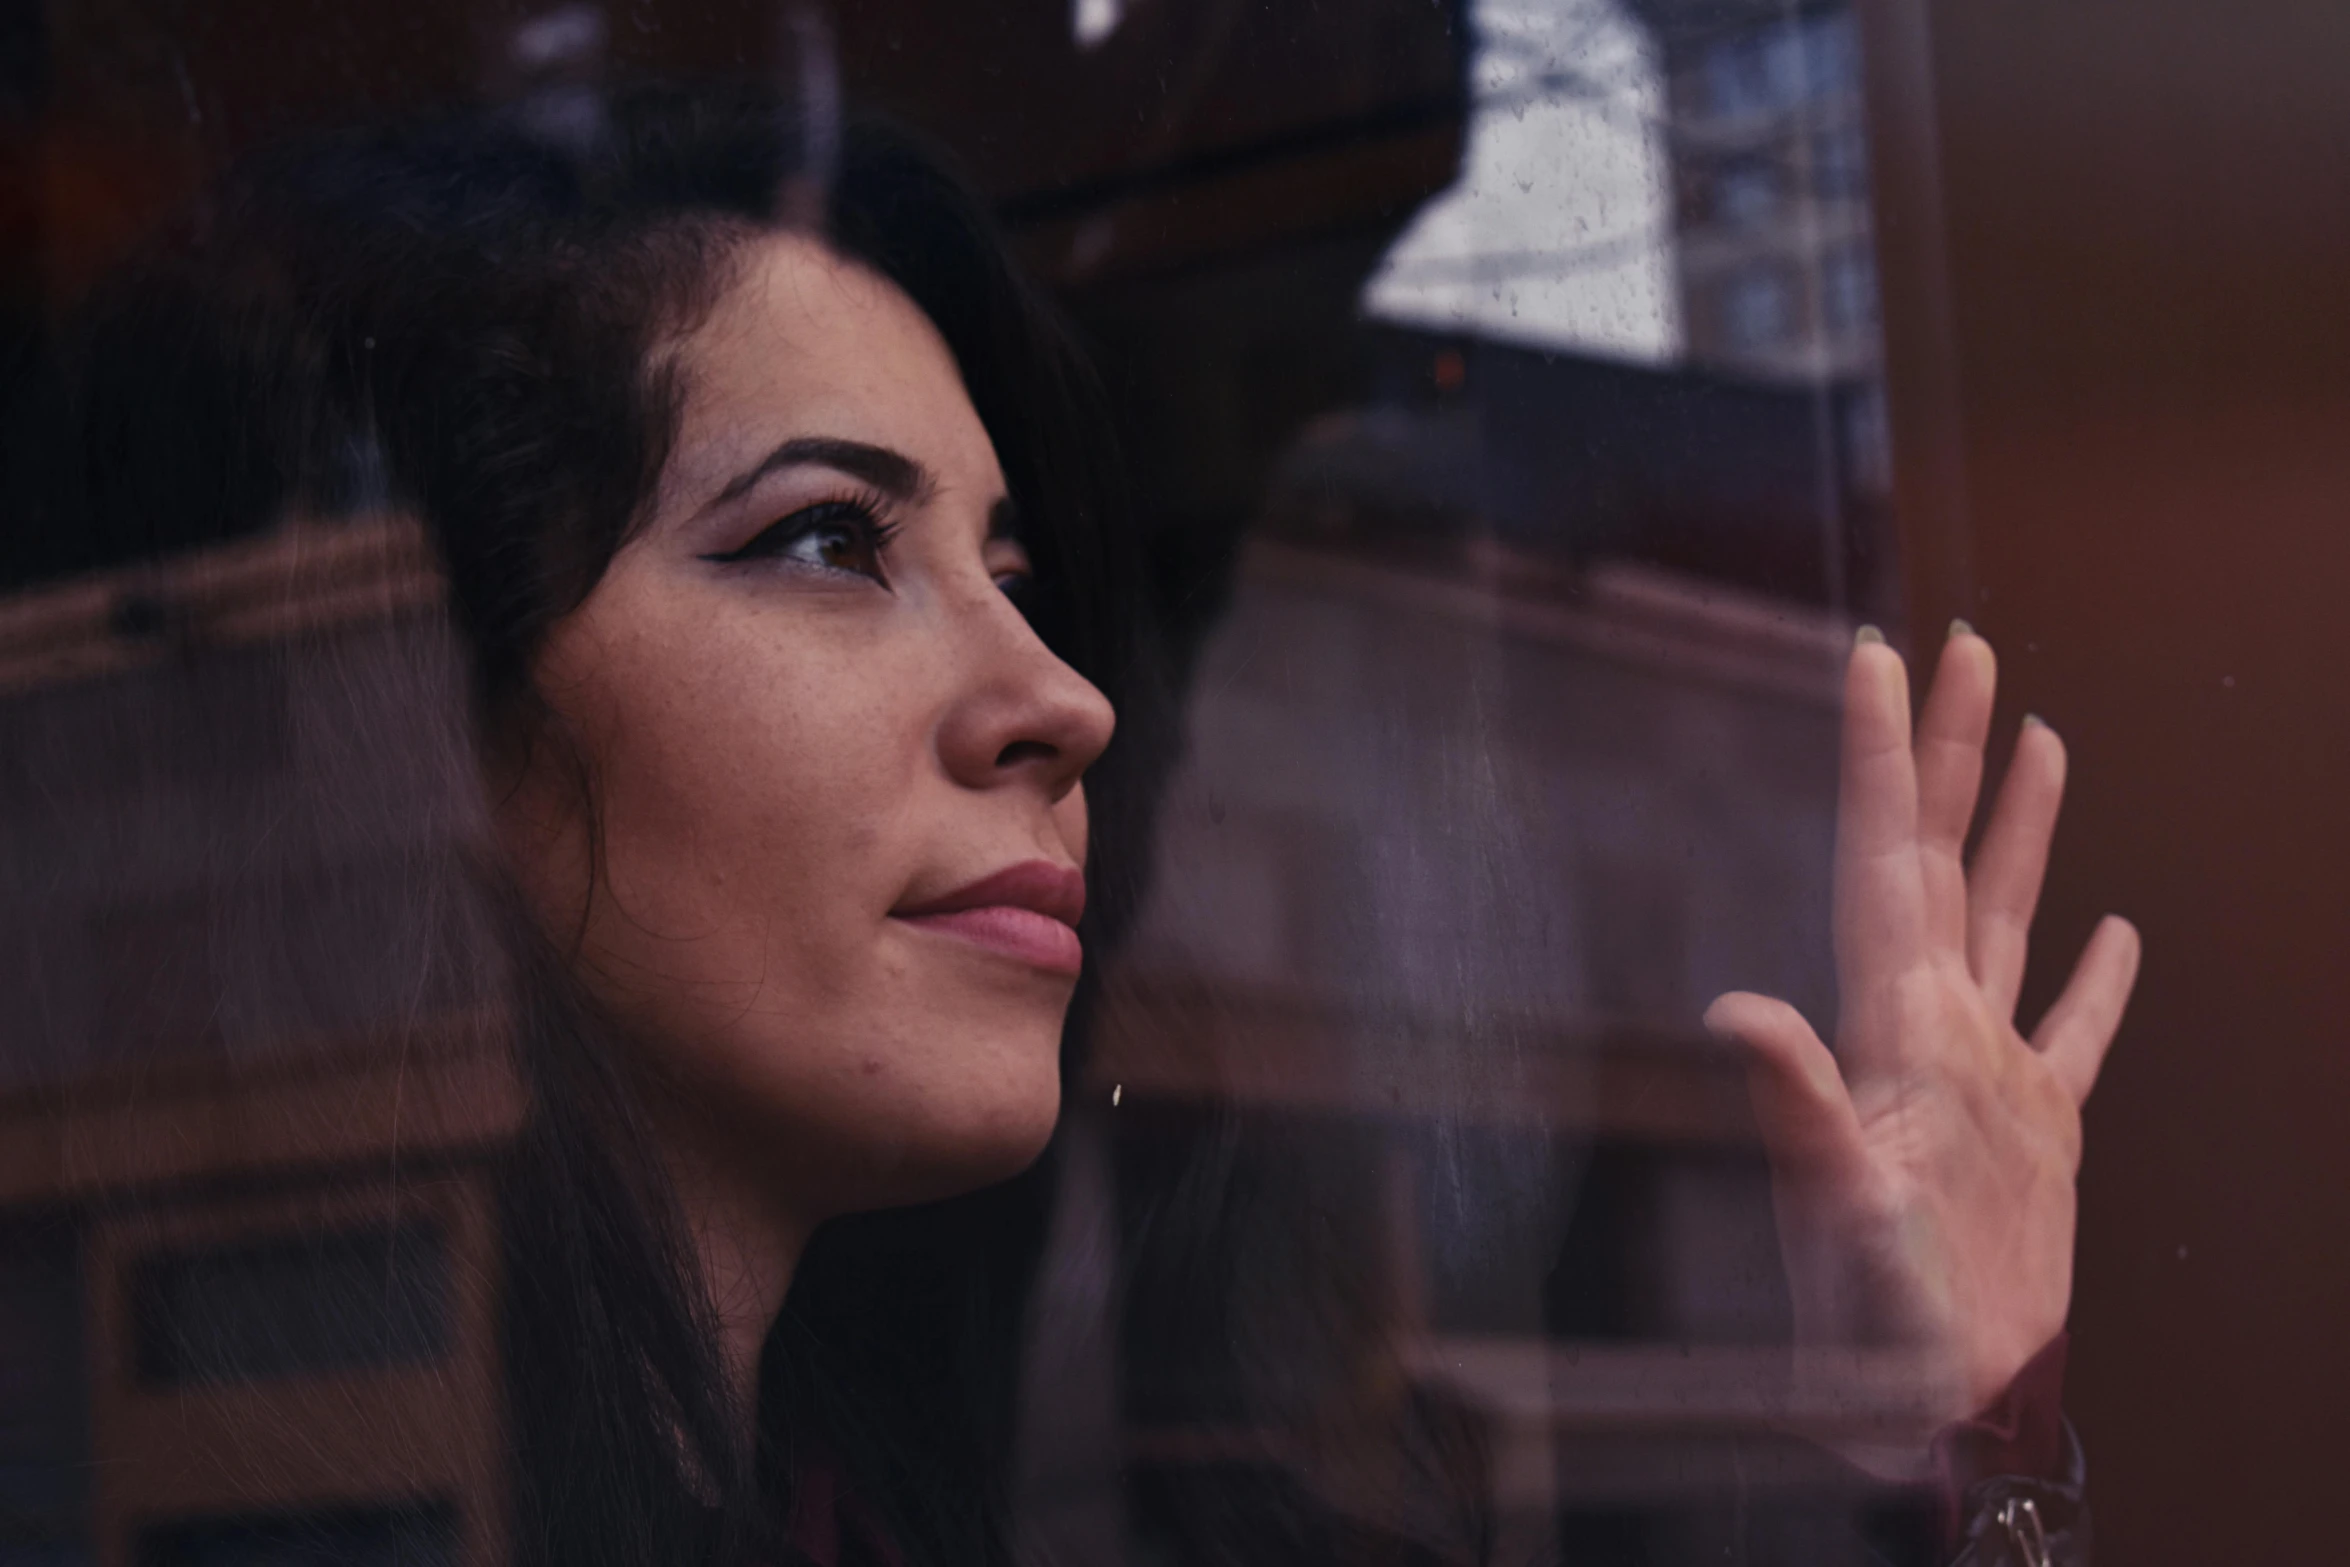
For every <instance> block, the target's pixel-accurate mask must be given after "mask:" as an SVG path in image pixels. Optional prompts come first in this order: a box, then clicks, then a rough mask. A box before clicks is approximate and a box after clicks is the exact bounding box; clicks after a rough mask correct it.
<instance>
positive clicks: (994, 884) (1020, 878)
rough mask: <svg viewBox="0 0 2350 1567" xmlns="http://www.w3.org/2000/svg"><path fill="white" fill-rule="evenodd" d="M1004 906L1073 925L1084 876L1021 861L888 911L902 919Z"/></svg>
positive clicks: (1080, 914) (1079, 912)
mask: <svg viewBox="0 0 2350 1567" xmlns="http://www.w3.org/2000/svg"><path fill="white" fill-rule="evenodd" d="M1004 906H1009V907H1011V908H1015V909H1032V910H1034V911H1035V912H1036V913H1038V914H1042V915H1044V916H1045V917H1047V918H1048V919H1056V920H1059V921H1060V922H1061V923H1062V924H1064V925H1074V924H1076V923H1077V921H1078V920H1079V919H1080V918H1082V917H1083V915H1084V913H1085V874H1084V872H1082V871H1079V870H1075V869H1073V868H1071V867H1070V866H1067V865H1055V864H1054V863H1053V862H1052V861H1050V860H1023V861H1021V862H1020V863H1019V864H1017V865H1007V866H1005V867H1004V868H1003V869H1002V870H1000V871H996V872H994V873H993V874H991V875H987V876H982V877H980V878H979V879H978V880H977V881H974V882H969V883H966V884H965V885H963V886H960V887H957V888H956V889H955V890H954V891H952V892H949V893H943V894H941V895H940V896H938V897H935V898H929V899H926V900H924V901H922V902H920V903H908V904H902V905H900V906H899V907H897V908H895V909H892V910H891V911H890V912H891V913H892V914H895V915H897V916H898V917H900V918H901V919H904V918H913V917H915V916H918V915H923V914H960V913H961V912H963V911H964V910H965V909H986V908H997V907H1004Z"/></svg>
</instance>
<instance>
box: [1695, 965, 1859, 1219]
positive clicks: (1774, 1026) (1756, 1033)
mask: <svg viewBox="0 0 2350 1567" xmlns="http://www.w3.org/2000/svg"><path fill="white" fill-rule="evenodd" d="M1705 1026H1706V1028H1707V1030H1708V1031H1710V1032H1711V1033H1712V1034H1714V1035H1715V1037H1717V1038H1720V1039H1724V1040H1728V1041H1730V1042H1731V1043H1733V1044H1735V1045H1736V1046H1738V1048H1739V1050H1740V1053H1741V1054H1743V1055H1744V1057H1745V1059H1746V1081H1747V1089H1748V1092H1749V1094H1750V1095H1751V1096H1752V1099H1753V1103H1754V1119H1755V1125H1756V1127H1757V1128H1758V1129H1759V1130H1760V1131H1761V1132H1762V1138H1763V1146H1764V1148H1765V1149H1766V1150H1767V1151H1768V1152H1769V1154H1770V1156H1771V1165H1772V1167H1773V1168H1774V1169H1776V1170H1779V1171H1780V1172H1782V1173H1783V1174H1786V1175H1789V1176H1797V1177H1801V1178H1803V1179H1807V1180H1826V1181H1830V1182H1835V1181H1857V1180H1858V1179H1859V1176H1860V1172H1861V1171H1862V1169H1863V1168H1864V1166H1865V1164H1866V1161H1867V1147H1866V1145H1865V1144H1864V1143H1863V1141H1862V1138H1861V1127H1860V1117H1859V1116H1858V1115H1857V1114H1856V1113H1855V1112H1854V1110H1853V1108H1852V1095H1851V1093H1850V1092H1849V1091H1848V1090H1847V1089H1846V1088H1845V1085H1844V1077H1843V1074H1842V1073H1841V1072H1839V1071H1838V1070H1837V1068H1836V1057H1835V1056H1834V1054H1833V1053H1831V1052H1830V1051H1829V1049H1828V1047H1827V1046H1826V1045H1824V1044H1822V1043H1821V1042H1820V1036H1819V1035H1818V1034H1817V1033H1814V1032H1813V1031H1812V1027H1811V1025H1810V1024H1809V1023H1806V1022H1805V1021H1804V1020H1803V1014H1802V1013H1800V1012H1798V1011H1796V1010H1795V1009H1794V1008H1793V1007H1791V1006H1789V1005H1788V1004H1787V1003H1786V1002H1784V1001H1780V1000H1777V999H1775V998H1773V997H1770V996H1757V995H1753V994H1750V993H1749V992H1746V991H1733V992H1731V993H1730V994H1729V995H1726V996H1721V997H1718V998H1717V999H1716V1000H1715V1001H1714V1004H1713V1005H1712V1006H1710V1007H1708V1008H1706V1010H1705Z"/></svg>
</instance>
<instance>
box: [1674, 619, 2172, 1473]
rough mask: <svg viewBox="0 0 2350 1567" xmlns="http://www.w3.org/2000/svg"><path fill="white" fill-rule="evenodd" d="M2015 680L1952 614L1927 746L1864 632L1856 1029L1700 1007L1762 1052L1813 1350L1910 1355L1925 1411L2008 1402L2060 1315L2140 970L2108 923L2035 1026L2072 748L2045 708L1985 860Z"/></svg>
mask: <svg viewBox="0 0 2350 1567" xmlns="http://www.w3.org/2000/svg"><path fill="white" fill-rule="evenodd" d="M1997 678H1998V672H1997V665H1996V661H1995V659H1994V658H1993V656H1992V652H1991V647H1990V644H1989V643H1987V642H1985V641H1984V640H1983V639H1982V638H1981V637H1979V636H1977V635H1975V634H1974V633H1973V632H1972V631H1971V630H1970V629H1969V628H1967V627H1966V626H1965V625H1964V624H1955V625H1953V626H1952V628H1951V635H1950V638H1949V640H1948V642H1947V643H1946V644H1945V646H1944V648H1943V650H1942V661H1941V667H1940V669H1939V670H1938V671H1937V673H1936V675H1935V679H1934V686H1933V690H1932V693H1931V695H1930V696H1929V697H1928V699H1927V701H1926V706H1925V712H1924V715H1923V717H1922V719H1921V720H1920V722H1919V723H1918V725H1917V731H1916V735H1915V737H1914V741H1913V738H1912V735H1911V729H1910V711H1909V682H1908V677H1907V672H1906V671H1905V669H1904V668H1903V665H1902V661H1901V658H1900V655H1898V654H1897V653H1895V652H1894V651H1893V650H1892V649H1891V648H1890V647H1887V646H1885V645H1884V642H1883V639H1882V638H1880V637H1877V636H1876V635H1875V634H1874V633H1873V632H1868V631H1864V632H1863V633H1862V634H1861V638H1860V640H1859V642H1858V644H1857V645H1856V646H1855V648H1854V650H1853V655H1852V661H1851V664H1850V666H1849V668H1848V670H1847V673H1846V678H1845V717H1844V757H1843V783H1842V789H1843V793H1842V799H1841V802H1840V804H1839V808H1838V818H1837V831H1836V872H1835V875H1836V887H1835V941H1836V971H1837V978H1838V981H1839V985H1840V990H1841V996H1842V1006H1841V1017H1840V1020H1839V1024H1838V1027H1837V1031H1836V1048H1835V1050H1834V1051H1833V1052H1832V1053H1831V1052H1830V1050H1829V1049H1828V1047H1827V1046H1826V1045H1824V1044H1823V1043H1821V1041H1820V1038H1819V1035H1818V1034H1816V1033H1815V1032H1814V1031H1813V1030H1812V1028H1811V1027H1810V1025H1809V1024H1807V1023H1806V1022H1805V1021H1804V1019H1803V1017H1802V1016H1801V1014H1799V1013H1797V1012H1796V1011H1795V1009H1794V1008H1793V1007H1790V1006H1789V1005H1787V1004H1786V1003H1785V1002H1783V1001H1777V1000H1773V999H1771V998H1769V997H1766V996H1758V995H1751V994H1746V993H1743V992H1741V993H1734V994H1731V995H1726V996H1723V997H1721V998H1720V999H1719V1000H1717V1001H1715V1002H1714V1004H1713V1006H1712V1007H1711V1008H1709V1009H1708V1010H1707V1012H1706V1024H1707V1026H1708V1027H1709V1028H1711V1029H1712V1030H1713V1031H1714V1032H1715V1033H1717V1034H1720V1035H1723V1036H1725V1037H1728V1038H1731V1039H1734V1040H1736V1041H1737V1042H1738V1043H1739V1044H1740V1045H1742V1046H1743V1047H1744V1049H1745V1052H1746V1056H1747V1063H1748V1079H1749V1083H1750V1087H1751V1091H1752V1095H1753V1101H1754V1110H1755V1117H1756V1120H1757V1122H1758V1124H1759V1126H1760V1128H1761V1131H1762V1136H1763V1140H1764V1143H1765V1145H1766V1147H1767V1148H1768V1151H1769V1153H1770V1158H1771V1165H1772V1188H1773V1199H1774V1202H1775V1205H1776V1208H1777V1212H1778V1219H1779V1229H1780V1243H1781V1249H1782V1251H1783V1253H1784V1255H1785V1259H1786V1264H1787V1274H1788V1283H1789V1287H1790V1289H1791V1291H1792V1294H1793V1299H1794V1308H1795V1331H1796V1337H1797V1342H1798V1346H1799V1347H1804V1346H1809V1347H1814V1348H1826V1347H1844V1346H1855V1345H1889V1344H1900V1345H1904V1346H1909V1347H1911V1348H1912V1349H1914V1350H1916V1351H1917V1352H1919V1355H1920V1363H1921V1365H1922V1366H1924V1367H1929V1368H1931V1375H1932V1385H1931V1392H1930V1396H1929V1399H1928V1402H1927V1403H1926V1404H1925V1405H1923V1406H1922V1409H1923V1411H1924V1413H1923V1414H1922V1415H1921V1419H1922V1420H1923V1421H1925V1423H1926V1424H1927V1425H1933V1424H1940V1423H1942V1422H1944V1421H1948V1420H1955V1419H1961V1418H1964V1417H1965V1416H1967V1415H1970V1414H1972V1413H1974V1412H1975V1411H1977V1410H1979V1409H1981V1408H1983V1407H1984V1406H1985V1405H1987V1404H1989V1403H1990V1402H1991V1401H1993V1400H1994V1399H1995V1398H1997V1397H1998V1395H1999V1394H2000V1392H2001V1391H2002V1390H2003V1389H2004V1388H2005V1387H2006V1386H2007V1384H2008V1383H2009V1382H2010V1381H2011V1380H2012V1379H2013V1378H2014V1376H2015V1374H2016V1373H2017V1372H2018V1371H2019V1370H2020V1369H2022V1367H2023V1364H2024V1362H2025V1361H2026V1360H2028V1359H2030V1358H2031V1356H2032V1355H2033V1354H2034V1353H2035V1352H2037V1351H2038V1350H2039V1349H2040V1348H2041V1346H2043V1345H2044V1344H2046V1343H2047V1342H2048V1340H2049V1339H2051V1338H2052V1337H2054V1336H2055V1334H2056V1333H2057V1332H2058V1331H2059V1330H2060V1329H2061V1328H2062V1327H2063V1325H2064V1319H2065V1312H2066V1309H2067V1306H2068V1304H2069V1302H2070V1300H2071V1296H2072V1262H2073V1224H2074V1175H2075V1172H2076V1171H2077V1170H2078V1168H2079V1166H2080V1160H2081V1116H2080V1106H2081V1102H2082V1101H2083V1100H2084V1099H2086V1098H2087V1097H2088V1094H2089V1089H2090V1086H2091V1085H2092V1084H2093V1083H2094V1082H2095V1081H2096V1079H2097V1070H2098V1067H2099V1065H2100V1063H2101V1062H2103V1060H2104V1058H2105V1052H2106V1049H2107V1047H2108V1046H2109V1045H2111V1044H2112V1042H2113V1036H2114V1031H2115V1029H2116V1028H2117V1027H2118V1026H2119V1025H2120V1023H2121V1016H2122V1008H2123V1006H2124V1004H2125V1003H2126V1002H2127V1001H2128V999H2129V994H2130V988H2131V986H2132V984H2133V983H2134V982H2135V980H2136V978H2137V971H2138V954H2139V943H2138V933H2137V931H2136V930H2135V929H2134V928H2133V927H2132V926H2131V925H2130V924H2129V922H2128V921H2126V920H2123V919H2119V918H2115V917H2112V916H2108V917H2107V918H2106V919H2105V920H2104V921H2103V922H2102V923H2101V924H2100V925H2099V926H2098V927H2097V930H2096V933H2095V934H2094V935H2092V936H2091V937H2090V939H2089V943H2088V946H2087V948H2086V949H2085V950H2084V951H2083V952H2082V954H2081V956H2080V960H2079V962H2078V963H2077V965H2076V966H2075V968H2074V971H2073V975H2072V978H2071V980H2070V981H2069V982H2068V983H2067V985H2066V987H2065V990H2064V993H2063V994H2062V995H2061V996H2060V997H2059V998H2058V999H2057V1001H2056V1004H2055V1005H2054V1006H2052V1007H2050V1008H2049V1010H2048V1013H2047V1015H2046V1016H2045V1017H2043V1018H2042V1019H2041V1020H2040V1022H2039V1025H2038V1027H2037V1028H2035V1029H2034V1030H2033V1031H2032V1033H2031V1034H2030V1036H2029V1037H2026V1036H2025V1035H2024V1034H2022V1033H2020V1032H2019V1031H2018V1030H2017V1027H2016V1023H2015V1009H2016V996H2017V993H2018V992H2019V991H2020V990H2021V989H2022V986H2023V975H2024V956H2025V948H2026V942H2027V939H2028V937H2029V934H2030V931H2031V924H2032V916H2033V911H2034V909H2035V907H2036V906H2037V904H2038V902H2039V898H2040V885H2041V880H2042V877H2043V875H2044V873H2045V871H2046V869H2047V865H2048V847H2049V840H2050V838H2051V836H2052V834H2053V833H2054V830H2055V826H2056V816H2057V807H2058V804H2059V802H2060V800H2061V799H2062V797H2063V793H2064V773H2065V751H2064V745H2063V742H2062V741H2060V740H2058V738H2057V737H2056V734H2055V732H2054V731H2053V730H2051V729H2049V728H2048V727H2047V726H2046V725H2045V724H2042V723H2039V722H2037V721H2035V720H2030V719H2027V720H2026V721H2025V723H2024V729H2023V733H2022V735H2021V736H2020V738H2019V739H2018V741H2017V744H2016V751H2015V759H2014V761H2013V763H2012V764H2011V765H2010V767H2009V769H2008V774H2007V779H2006V782H2005V784H2004V785H2003V786H2002V787H2001V789H2000V792H1999V799H1998V803H1997V806H1996V807H1995V809H1994V810H1993V813H1992V816H1991V820H1990V823H1989V825H1988V827H1987V828H1986V829H1985V832H1984V835H1983V839H1982V842H1981V845H1980V848H1979V849H1978V851H1977V853H1976V855H1975V858H1974V863H1973V864H1972V865H1971V866H1970V865H1968V864H1967V862H1966V859H1965V844H1966V836H1967V829H1968V825H1969V823H1970V822H1971V821H1972V819H1973V816H1974V810H1975V801H1976V796H1977V793H1978V791H1979V790H1980V788H1981V785H1982V780H1983V743H1984V739H1985V737H1986V735H1987V734H1988V732H1989V729H1990V723H1991V706H1992V694H1993V690H1994V687H1995V685H1996V683H1997ZM1926 1434H1927V1431H1926V1430H1925V1429H1923V1428H1921V1429H1920V1430H1919V1431H1918V1432H1916V1433H1914V1436H1915V1437H1916V1438H1917V1440H1918V1442H1919V1443H1920V1444H1921V1445H1922V1441H1923V1438H1924V1436H1925V1435H1926Z"/></svg>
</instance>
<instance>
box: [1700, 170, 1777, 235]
mask: <svg viewBox="0 0 2350 1567" xmlns="http://www.w3.org/2000/svg"><path fill="white" fill-rule="evenodd" d="M1780 189H1781V185H1780V179H1779V171H1778V169H1776V168H1775V167H1773V166H1772V165H1771V164H1769V163H1766V162H1764V161H1762V160H1761V159H1758V158H1754V159H1747V160H1744V161H1742V162H1738V163H1733V164H1731V165H1730V166H1729V167H1727V168H1725V169H1724V170H1722V172H1721V174H1720V175H1719V176H1718V177H1717V178H1716V179H1715V181H1714V216H1715V217H1716V218H1718V219H1720V220H1721V221H1722V222H1724V223H1729V224H1735V225H1736V226H1738V227H1740V228H1750V227H1753V226H1755V225H1757V224H1760V223H1762V222H1764V221H1765V220H1767V219H1769V218H1770V217H1771V216H1772V215H1773V214H1774V213H1776V212H1777V211H1778V209H1779V202H1780Z"/></svg>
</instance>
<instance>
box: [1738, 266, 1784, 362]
mask: <svg viewBox="0 0 2350 1567" xmlns="http://www.w3.org/2000/svg"><path fill="white" fill-rule="evenodd" d="M1793 295H1794V290H1793V289H1791V288H1789V287H1788V284H1787V274H1786V272H1785V271H1783V270H1782V269H1781V268H1779V267H1776V266H1772V265H1769V264H1767V263H1765V264H1761V265H1756V266H1750V267H1747V268H1745V269H1744V270H1742V271H1740V272H1737V273H1734V274H1733V275H1732V276H1731V277H1730V278H1729V280H1728V281H1727V282H1725V283H1724V284H1723V285H1722V333H1723V336H1724V337H1725V338H1726V339H1727V341H1728V343H1729V346H1730V347H1731V348H1733V349H1737V350H1739V351H1741V352H1745V353H1754V352H1759V351H1761V350H1764V349H1768V348H1774V347H1777V346H1778V345H1779V344H1780V343H1781V342H1782V341H1784V340H1785V339H1786V337H1787V335H1788V333H1789V331H1790V330H1791V329H1792V327H1793V325H1794V315H1795V311H1794V299H1793Z"/></svg>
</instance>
